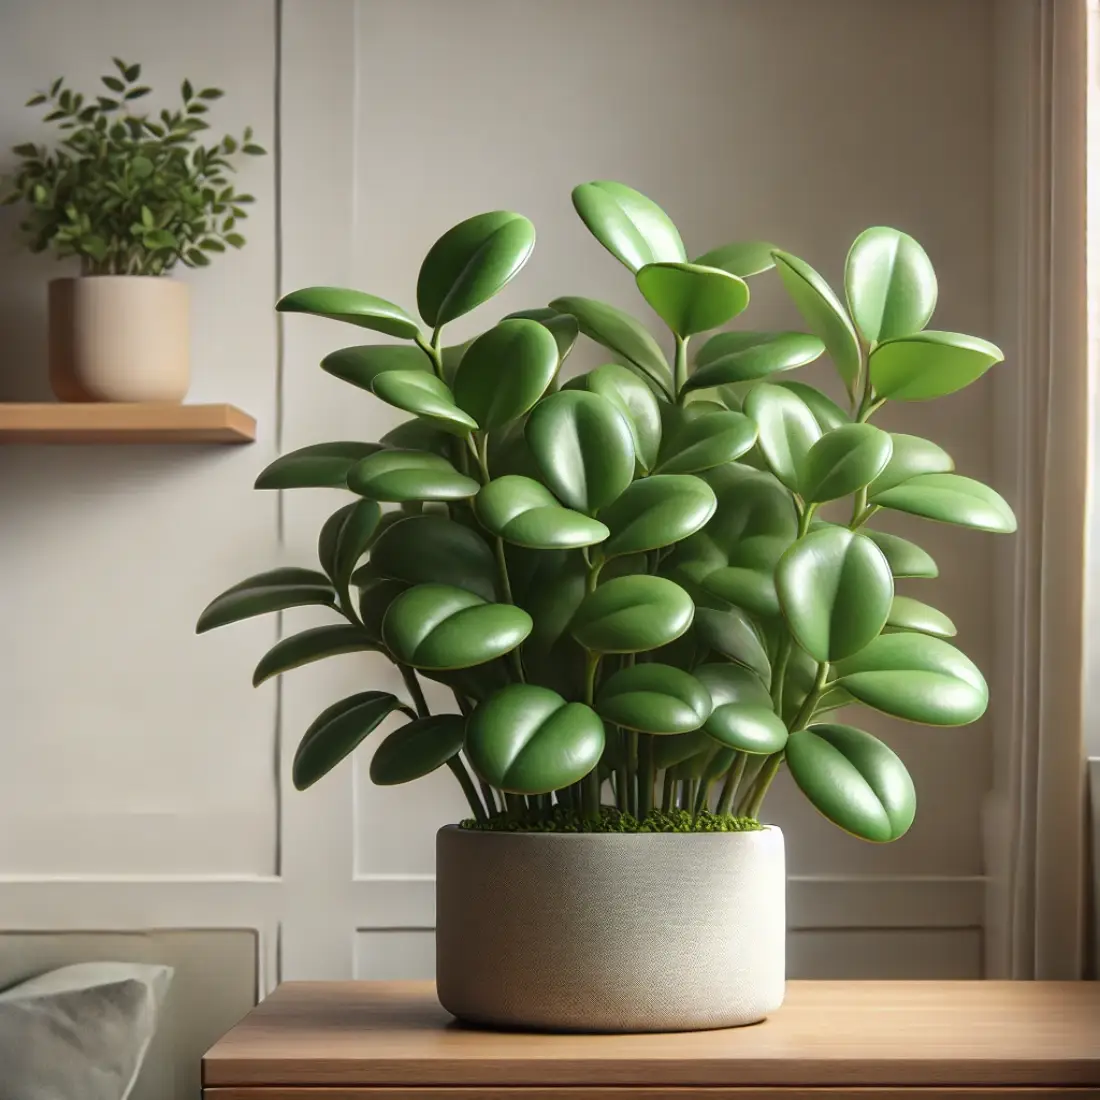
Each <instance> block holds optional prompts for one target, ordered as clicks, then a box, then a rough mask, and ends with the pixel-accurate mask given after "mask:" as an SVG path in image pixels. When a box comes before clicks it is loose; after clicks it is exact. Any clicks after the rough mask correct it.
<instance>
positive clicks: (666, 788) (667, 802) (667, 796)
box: [661, 768, 676, 814]
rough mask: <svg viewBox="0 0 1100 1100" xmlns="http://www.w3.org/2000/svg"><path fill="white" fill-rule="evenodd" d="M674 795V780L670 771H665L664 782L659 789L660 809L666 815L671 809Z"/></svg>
mask: <svg viewBox="0 0 1100 1100" xmlns="http://www.w3.org/2000/svg"><path fill="white" fill-rule="evenodd" d="M675 793H676V780H675V779H674V778H673V775H672V769H671V768H666V769H665V781H664V784H663V787H662V789H661V809H662V810H664V812H665V813H666V814H667V813H668V812H669V810H671V809H672V799H673V797H674V795H675Z"/></svg>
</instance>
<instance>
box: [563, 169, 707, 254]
mask: <svg viewBox="0 0 1100 1100" xmlns="http://www.w3.org/2000/svg"><path fill="white" fill-rule="evenodd" d="M573 206H574V207H575V209H576V211H577V213H578V214H579V215H580V216H581V220H582V221H583V222H584V224H585V225H586V226H587V227H588V229H589V231H590V232H591V233H592V236H594V237H595V238H596V240H598V241H599V242H600V244H602V245H603V246H604V248H606V249H607V251H608V252H610V253H611V255H612V256H614V257H615V259H617V260H618V261H619V262H620V263H622V264H624V265H625V266H626V267H628V268H629V269H630V270H631V271H637V270H638V268H640V267H642V266H644V265H645V264H652V263H655V262H662V261H673V262H675V261H679V260H686V259H687V253H685V251H684V243H683V241H681V240H680V234H679V233H677V231H676V226H674V225H673V224H672V221H671V220H670V219H669V217H668V215H667V214H666V213H665V212H664V211H663V210H662V209H661V208H660V207H659V206H658V205H657V204H656V203H655V202H653V200H652V199H648V198H646V196H645V195H643V194H641V192H639V191H635V190H634V189H633V188H631V187H627V186H626V185H625V184H621V183H614V182H612V181H609V180H598V181H596V182H594V183H582V184H580V185H579V186H578V187H574V188H573Z"/></svg>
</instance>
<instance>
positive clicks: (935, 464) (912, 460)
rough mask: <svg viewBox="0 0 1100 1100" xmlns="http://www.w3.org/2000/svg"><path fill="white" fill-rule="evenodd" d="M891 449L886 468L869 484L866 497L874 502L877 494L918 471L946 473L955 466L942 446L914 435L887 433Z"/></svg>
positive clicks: (920, 472)
mask: <svg viewBox="0 0 1100 1100" xmlns="http://www.w3.org/2000/svg"><path fill="white" fill-rule="evenodd" d="M890 438H891V439H892V440H893V450H892V451H891V452H890V461H889V462H888V463H887V464H886V469H885V470H883V471H882V473H881V474H879V476H878V477H876V478H875V480H874V482H873V483H872V484H871V487H870V491H869V493H868V497H869V499H870V500H871V501H874V499H875V496H876V495H877V494H878V493H883V492H885V491H886V490H887V489H893V488H894V486H895V485H900V484H901V483H902V482H903V481H908V480H909V479H910V478H911V477H916V476H917V475H918V474H948V473H950V472H951V471H952V470H954V469H955V460H954V459H953V458H952V457H951V456H950V455H949V454H948V453H947V452H946V451H945V450H944V449H943V448H942V447H939V446H937V445H936V444H935V443H933V442H931V441H930V440H927V439H921V437H920V436H918V435H901V434H899V433H897V432H891V434H890Z"/></svg>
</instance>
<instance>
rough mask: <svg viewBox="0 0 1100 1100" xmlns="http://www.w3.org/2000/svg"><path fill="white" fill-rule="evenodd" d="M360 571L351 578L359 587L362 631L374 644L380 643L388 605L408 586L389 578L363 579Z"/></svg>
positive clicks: (403, 582)
mask: <svg viewBox="0 0 1100 1100" xmlns="http://www.w3.org/2000/svg"><path fill="white" fill-rule="evenodd" d="M362 572H363V571H362V569H360V570H357V571H356V573H355V575H354V576H353V577H352V581H353V583H356V584H359V585H360V591H359V618H360V620H361V621H362V623H363V629H364V630H365V631H366V633H367V634H368V635H369V636H370V638H371V639H372V640H373V641H375V642H381V641H382V623H383V621H384V620H385V618H386V612H387V611H389V609H390V604H391V603H393V601H394V600H396V599H397V597H398V596H400V595H401V593H402V592H404V591H405V590H406V589H407V588H408V587H409V585H408V584H407V583H406V582H405V581H397V580H393V579H392V578H391V577H370V578H369V579H368V578H367V577H364V576H363V575H362Z"/></svg>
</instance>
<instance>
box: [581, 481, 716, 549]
mask: <svg viewBox="0 0 1100 1100" xmlns="http://www.w3.org/2000/svg"><path fill="white" fill-rule="evenodd" d="M717 506H718V501H717V499H716V498H715V495H714V490H713V489H712V488H711V487H710V486H709V485H708V484H707V483H706V482H705V481H701V480H700V479H699V478H697V477H691V476H690V475H687V474H655V475H654V476H653V477H647V478H643V479H642V480H640V481H635V482H634V483H633V484H632V485H630V486H628V487H627V489H626V491H625V492H624V493H623V494H622V496H620V497H619V499H618V500H616V501H615V502H614V503H613V504H610V505H608V507H607V508H605V509H604V510H603V512H601V513H600V517H601V519H602V521H603V522H604V523H605V524H607V527H608V528H609V529H610V532H611V537H610V538H609V539H608V540H607V542H606V543H605V544H604V545H603V547H602V548H601V549H602V552H603V554H604V556H605V557H608V558H614V557H619V556H621V555H623V554H638V553H642V552H643V551H646V550H656V549H657V548H658V547H661V546H670V545H671V544H672V543H674V542H679V541H680V540H681V539H686V538H687V537H688V536H689V535H693V534H695V532H696V531H698V530H700V529H701V528H702V527H703V526H705V524H706V523H707V522H708V520H709V519H710V517H711V516H713V515H714V511H715V509H716V508H717Z"/></svg>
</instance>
